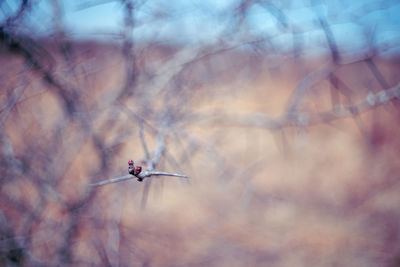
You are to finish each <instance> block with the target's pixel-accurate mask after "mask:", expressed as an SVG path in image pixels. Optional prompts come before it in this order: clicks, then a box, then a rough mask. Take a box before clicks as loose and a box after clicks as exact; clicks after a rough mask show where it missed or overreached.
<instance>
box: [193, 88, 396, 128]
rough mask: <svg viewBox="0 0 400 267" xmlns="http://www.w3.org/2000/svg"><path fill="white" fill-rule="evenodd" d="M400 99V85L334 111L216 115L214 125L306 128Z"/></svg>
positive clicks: (337, 107) (199, 119)
mask: <svg viewBox="0 0 400 267" xmlns="http://www.w3.org/2000/svg"><path fill="white" fill-rule="evenodd" d="M399 98H400V83H399V84H398V85H396V86H395V87H392V88H390V89H387V90H382V91H380V92H378V93H376V94H374V93H369V94H368V95H367V96H366V97H365V98H364V99H363V100H361V101H359V102H356V103H354V104H349V105H337V106H335V107H334V108H333V110H332V111H323V112H300V111H299V112H297V113H292V116H289V117H285V118H283V119H274V118H271V117H269V116H268V115H266V114H263V113H252V114H250V115H234V116H232V115H227V114H221V113H219V114H215V115H214V119H213V120H212V123H215V124H216V125H219V124H220V125H227V126H242V127H263V128H268V129H271V130H276V129H281V128H285V127H291V126H297V127H305V126H310V125H314V124H318V123H327V122H330V121H333V120H337V119H341V118H345V117H351V116H354V115H357V114H360V113H362V112H365V111H368V110H370V109H371V108H374V107H377V106H380V105H383V104H386V103H388V102H390V101H392V100H395V99H399ZM210 116H212V115H208V116H207V115H206V116H201V115H200V116H197V117H196V116H194V117H193V119H195V120H197V121H198V122H201V120H202V119H207V118H209V117H210Z"/></svg>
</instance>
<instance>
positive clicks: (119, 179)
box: [90, 171, 189, 187]
mask: <svg viewBox="0 0 400 267" xmlns="http://www.w3.org/2000/svg"><path fill="white" fill-rule="evenodd" d="M151 176H170V177H179V178H189V176H187V175H183V174H178V173H170V172H160V171H144V172H142V173H139V174H138V175H137V176H134V175H125V176H120V177H116V178H112V179H108V180H104V181H101V182H98V183H94V184H91V185H90V186H93V187H97V186H102V185H106V184H111V183H118V182H122V181H126V180H130V179H133V178H141V179H145V178H149V177H151Z"/></svg>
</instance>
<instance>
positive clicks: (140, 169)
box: [135, 166, 142, 175]
mask: <svg viewBox="0 0 400 267" xmlns="http://www.w3.org/2000/svg"><path fill="white" fill-rule="evenodd" d="M141 171H142V166H136V169H135V175H138V174H139V173H140V172H141Z"/></svg>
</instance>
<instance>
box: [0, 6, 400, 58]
mask: <svg viewBox="0 0 400 267" xmlns="http://www.w3.org/2000/svg"><path fill="white" fill-rule="evenodd" d="M12 2H13V1H8V5H9V6H8V7H7V8H5V7H3V6H1V7H2V11H3V12H2V15H1V16H0V19H3V18H4V14H5V13H7V12H12V10H13V7H12V4H11V3H12ZM36 2H38V5H35V6H34V7H33V10H32V12H31V16H30V17H29V20H28V21H26V27H24V29H23V30H27V31H28V32H37V33H39V34H50V33H51V32H52V30H53V26H52V25H53V20H52V19H53V12H52V9H51V8H52V6H51V3H52V0H37V1H36ZM137 2H139V3H143V4H141V5H140V7H139V8H138V9H137V11H136V13H135V19H136V25H137V27H135V30H134V38H135V39H136V40H141V41H143V40H152V41H158V42H170V43H193V44H209V43H216V42H218V41H220V40H221V38H224V37H225V36H227V35H225V34H226V31H227V29H229V25H230V24H232V23H233V21H234V19H233V18H235V16H233V15H232V14H235V13H234V12H237V9H236V11H235V9H234V7H237V3H238V1H237V0H220V1H212V0H171V1H168V0H147V1H137ZM261 2H265V3H268V1H260V3H261ZM270 2H272V3H274V6H273V8H271V6H267V5H262V4H255V5H252V6H251V7H250V8H249V9H248V10H247V19H246V20H245V21H244V22H243V25H244V28H243V30H242V32H238V33H237V36H239V35H240V36H250V37H251V38H256V37H257V38H268V39H269V40H270V42H271V43H272V44H274V45H275V46H276V47H279V48H280V49H281V50H283V51H285V52H288V51H291V50H292V49H293V47H294V41H293V39H294V36H295V37H296V38H298V39H299V40H301V42H302V46H303V48H305V49H306V50H307V49H308V48H309V50H312V51H314V52H315V53H319V52H320V53H323V52H324V51H326V50H327V45H326V37H325V35H324V32H323V31H322V29H321V27H320V25H319V23H318V16H323V17H324V18H325V19H326V21H327V22H328V24H329V25H330V29H331V31H332V33H333V36H334V38H335V40H336V42H337V44H338V47H339V48H340V50H341V52H342V53H344V54H346V53H347V54H351V53H354V52H355V51H356V52H358V53H359V52H362V51H364V50H366V49H367V48H368V44H371V43H373V44H375V45H377V46H378V47H379V48H380V49H381V50H382V51H381V53H384V52H385V53H387V52H397V51H399V52H400V49H399V47H400V30H399V29H400V1H399V0H358V1H345V0H336V1H323V0H320V1H316V0H303V1H302V0H297V1H294V0H293V1H290V0H282V1H270ZM59 3H60V4H61V6H62V10H63V12H62V15H61V16H60V18H61V21H62V23H63V26H64V28H65V29H66V32H67V34H68V35H69V36H70V37H71V38H76V39H108V40H115V41H118V39H119V38H120V34H121V29H122V25H123V11H124V10H123V8H122V5H121V4H120V2H119V1H110V0H60V1H59ZM1 5H4V4H1ZM274 8H278V9H279V10H281V11H282V14H283V15H284V20H283V21H284V22H285V23H286V24H285V25H282V23H281V21H282V20H280V21H279V20H277V18H282V17H279V16H280V14H279V13H276V12H275V11H274ZM236 17H237V16H236ZM285 27H286V28H285ZM23 30H22V31H23ZM293 33H294V34H293ZM371 36H374V38H371Z"/></svg>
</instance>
